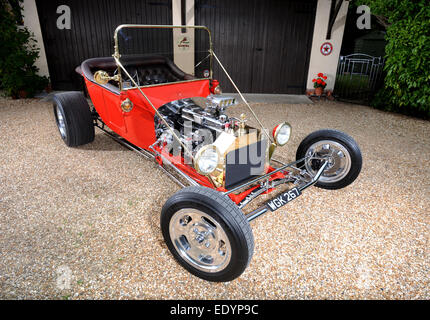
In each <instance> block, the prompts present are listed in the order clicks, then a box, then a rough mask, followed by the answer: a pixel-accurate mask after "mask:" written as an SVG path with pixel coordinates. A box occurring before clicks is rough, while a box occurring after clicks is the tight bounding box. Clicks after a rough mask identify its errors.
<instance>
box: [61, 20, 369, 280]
mask: <svg viewBox="0 0 430 320" xmlns="http://www.w3.org/2000/svg"><path fill="white" fill-rule="evenodd" d="M184 28H187V29H188V30H189V29H191V30H192V32H193V34H194V33H197V32H203V33H204V34H205V35H206V41H207V42H206V43H207V45H208V48H207V49H205V50H202V52H203V55H202V54H200V55H199V54H198V53H196V54H195V55H194V58H197V59H198V60H200V61H199V62H198V63H197V64H195V65H194V64H193V65H194V70H191V71H188V73H187V72H184V71H183V70H181V68H179V67H178V65H177V63H175V62H174V61H176V60H177V55H179V54H182V53H183V54H185V53H186V52H185V51H184V50H183V51H180V52H176V56H175V53H173V54H172V52H171V51H172V50H171V49H172V48H171V47H169V45H167V49H166V48H164V49H163V50H164V51H163V50H162V51H163V53H162V54H160V53H157V54H155V53H154V51H153V50H152V49H151V50H149V51H150V52H149V53H148V52H147V51H148V50H147V51H145V53H144V49H147V46H145V44H146V43H148V41H149V42H150V41H151V39H152V40H153V39H154V38H151V37H150V36H141V35H139V32H143V31H148V30H158V31H162V32H168V33H167V36H166V39H167V40H166V41H167V42H169V43H171V42H172V41H171V39H172V38H170V37H172V36H174V34H175V32H176V31H180V30H183V29H184ZM195 38H196V40H197V39H200V40H199V41H201V39H202V37H199V38H197V35H195ZM114 42H115V52H114V55H113V57H107V58H94V59H89V60H86V61H84V62H83V63H82V64H81V66H80V67H78V68H77V72H78V73H79V74H81V75H82V77H83V79H84V81H85V87H86V88H85V89H86V90H85V92H86V93H87V94H88V95H89V98H90V100H91V102H92V103H91V107H90V105H89V103H88V100H87V99H86V98H85V96H84V94H83V93H82V92H66V93H60V94H56V95H54V98H53V101H54V114H55V119H56V123H57V126H58V129H59V132H60V134H61V137H62V139H63V140H64V142H65V143H66V145H68V146H70V147H73V146H79V145H83V144H86V143H90V142H92V141H93V140H94V136H95V127H98V128H99V129H100V130H103V131H104V132H105V133H106V134H108V135H110V136H111V137H112V138H113V139H115V140H116V141H117V142H120V143H121V144H123V145H125V146H127V147H128V148H130V149H132V150H134V151H136V152H138V153H139V154H140V155H142V156H144V157H146V158H148V159H153V160H155V161H156V163H157V164H158V165H159V167H160V168H161V169H162V170H163V171H164V172H165V173H166V174H167V175H168V176H169V177H170V178H172V179H173V180H174V181H175V182H177V183H178V184H179V185H180V186H181V187H182V189H181V190H180V191H179V192H177V193H175V194H174V195H172V196H171V197H170V198H169V199H168V200H167V202H166V203H165V205H164V206H163V208H162V211H161V230H162V234H163V237H164V239H165V241H166V244H167V246H168V248H169V250H170V252H171V253H172V255H173V256H174V257H175V258H176V260H177V261H178V262H179V263H180V264H181V265H182V266H183V267H185V268H186V269H187V270H188V271H189V272H191V273H192V274H194V275H196V276H198V277H200V278H203V279H206V280H209V281H230V280H233V279H235V278H236V277H238V276H240V275H241V274H242V272H244V270H245V269H246V267H247V266H248V264H249V262H250V260H251V257H252V255H253V250H254V239H253V235H252V230H251V227H250V221H252V220H254V219H255V218H257V217H259V216H260V215H262V214H264V213H266V212H271V211H275V210H277V209H279V208H280V207H282V206H283V205H285V204H287V203H288V202H290V201H292V200H294V199H296V198H297V197H299V196H300V195H301V193H302V192H303V190H305V189H306V188H308V187H310V186H312V185H316V186H317V187H320V188H325V189H339V188H343V187H346V186H347V185H349V184H351V183H352V182H353V181H354V180H355V179H356V178H357V176H358V174H359V173H360V170H361V165H362V157H361V152H360V149H359V147H358V145H357V144H356V142H355V141H354V140H353V139H352V138H351V137H349V136H348V135H346V134H345V133H342V132H340V131H336V130H319V131H316V132H314V133H311V134H310V135H309V136H307V137H306V138H305V139H304V140H303V141H302V142H301V144H300V145H299V147H298V150H297V154H296V159H295V161H293V162H291V163H283V162H281V161H279V160H276V159H275V158H274V154H275V150H276V148H279V147H282V146H284V145H286V144H287V142H288V140H289V139H290V135H291V126H290V125H289V124H288V123H287V122H281V123H280V124H279V125H278V126H276V127H275V128H273V130H270V131H269V130H267V129H265V127H264V126H263V125H262V122H261V121H260V119H258V117H257V116H256V115H255V113H254V111H253V110H252V108H251V107H250V105H249V104H248V102H247V101H246V99H245V98H244V97H243V95H242V94H241V93H240V91H239V90H238V88H237V86H236V84H235V83H234V82H233V80H232V79H231V77H230V76H229V74H228V73H227V71H226V70H225V68H224V66H223V65H222V64H221V62H220V61H219V59H218V57H217V56H216V54H215V53H214V51H213V48H212V42H211V38H210V32H209V30H208V29H207V28H206V27H202V26H193V27H185V26H147V25H121V26H119V27H118V28H117V29H116V31H115V35H114ZM132 42H135V43H137V45H136V44H132ZM182 42H183V41H182ZM200 45H201V44H200ZM148 47H149V46H148ZM120 49H121V50H120ZM122 49H124V50H122ZM133 50H135V52H136V51H137V54H136V53H135V52H133V54H131V53H130V51H133ZM169 50H170V52H169ZM120 51H121V53H120ZM166 52H167V53H166ZM186 54H190V53H189V52H188V53H186ZM214 60H215V61H216V62H217V63H218V64H219V66H220V69H221V70H222V71H223V72H225V74H226V76H227V78H228V79H229V80H230V81H231V83H232V85H233V87H234V88H235V89H236V90H237V91H238V93H239V96H240V97H241V99H242V100H243V102H244V104H245V106H246V107H247V108H248V109H249V112H250V114H251V115H252V116H253V117H254V118H255V121H256V123H257V124H258V127H257V128H253V127H251V126H250V125H248V124H247V123H246V119H245V116H244V115H242V116H241V117H240V118H235V117H231V116H229V115H228V114H227V109H228V108H229V107H231V106H233V105H235V104H236V101H235V99H234V98H233V97H228V96H224V95H222V92H221V89H220V86H219V83H218V81H216V80H215V79H213V74H212V66H213V63H214V62H215V61H214ZM263 194H265V195H266V197H269V198H268V199H270V200H268V201H266V202H265V203H263V204H262V205H261V206H259V207H257V209H255V210H252V211H250V212H245V207H246V206H247V205H248V204H249V203H250V202H252V201H253V200H254V199H256V198H258V197H259V196H260V195H263Z"/></svg>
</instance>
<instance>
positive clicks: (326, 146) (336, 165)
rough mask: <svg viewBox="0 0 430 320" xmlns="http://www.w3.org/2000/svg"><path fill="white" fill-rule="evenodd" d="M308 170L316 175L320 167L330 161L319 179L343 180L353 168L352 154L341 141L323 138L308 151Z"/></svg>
mask: <svg viewBox="0 0 430 320" xmlns="http://www.w3.org/2000/svg"><path fill="white" fill-rule="evenodd" d="M306 158H307V159H306V161H305V166H306V170H307V171H308V172H310V173H311V174H313V175H316V173H317V171H318V169H319V168H320V167H321V165H322V164H323V163H324V161H328V166H327V169H325V170H324V172H323V174H322V176H321V178H320V179H319V181H321V182H328V183H333V182H337V181H340V180H342V179H343V178H344V177H345V176H346V175H347V174H348V173H349V171H350V170H351V155H350V154H349V152H348V150H347V149H346V148H345V147H344V146H343V145H342V144H340V143H338V142H336V141H332V140H321V141H318V142H315V143H314V144H312V145H311V146H310V147H309V149H308V150H307V151H306Z"/></svg>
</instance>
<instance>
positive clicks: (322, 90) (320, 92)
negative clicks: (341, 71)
mask: <svg viewBox="0 0 430 320" xmlns="http://www.w3.org/2000/svg"><path fill="white" fill-rule="evenodd" d="M323 92H324V89H323V88H322V87H316V88H315V94H316V95H317V96H320V95H322V94H323Z"/></svg>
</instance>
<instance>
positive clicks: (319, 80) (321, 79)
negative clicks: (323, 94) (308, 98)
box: [312, 72, 327, 89]
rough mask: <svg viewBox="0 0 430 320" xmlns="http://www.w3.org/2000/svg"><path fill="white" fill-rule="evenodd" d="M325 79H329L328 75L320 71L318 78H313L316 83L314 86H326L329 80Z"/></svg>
mask: <svg viewBox="0 0 430 320" xmlns="http://www.w3.org/2000/svg"><path fill="white" fill-rule="evenodd" d="M324 80H327V76H325V75H324V73H322V72H320V73H318V74H317V78H316V79H312V82H313V83H314V88H318V87H321V88H323V89H324V88H325V87H326V86H327V82H325V81H324Z"/></svg>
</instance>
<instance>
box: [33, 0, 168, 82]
mask: <svg viewBox="0 0 430 320" xmlns="http://www.w3.org/2000/svg"><path fill="white" fill-rule="evenodd" d="M36 5H37V11H38V14H39V19H40V22H41V28H42V35H43V40H44V44H45V50H46V55H47V60H48V68H49V73H50V76H51V82H52V85H53V88H54V89H55V90H74V89H80V80H79V76H78V75H76V74H75V71H74V70H75V68H76V67H77V66H78V65H80V64H81V62H82V61H84V60H85V59H88V58H93V57H103V56H111V55H112V54H113V50H114V48H113V33H114V31H115V28H116V27H117V26H118V25H120V24H124V23H137V24H172V3H171V0H157V1H155V0H121V1H118V0H91V1H88V0H49V1H48V0H36ZM60 5H67V6H69V7H70V10H71V29H70V30H67V29H61V30H60V29H58V28H57V19H58V17H59V16H60V14H57V8H58V6H60Z"/></svg>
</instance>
